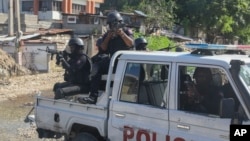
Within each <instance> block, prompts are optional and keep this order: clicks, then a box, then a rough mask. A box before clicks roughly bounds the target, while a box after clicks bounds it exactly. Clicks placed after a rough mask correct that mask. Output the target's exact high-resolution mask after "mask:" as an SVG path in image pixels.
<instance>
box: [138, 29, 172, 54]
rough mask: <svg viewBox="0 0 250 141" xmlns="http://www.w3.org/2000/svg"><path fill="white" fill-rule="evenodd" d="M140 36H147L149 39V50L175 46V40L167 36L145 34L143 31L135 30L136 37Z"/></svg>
mask: <svg viewBox="0 0 250 141" xmlns="http://www.w3.org/2000/svg"><path fill="white" fill-rule="evenodd" d="M139 37H143V38H146V40H147V41H148V46H147V47H148V49H149V50H161V49H166V48H168V47H170V48H171V47H173V46H175V42H173V41H171V40H170V39H168V37H166V36H155V35H143V34H141V33H138V32H135V33H134V39H136V38H139Z"/></svg>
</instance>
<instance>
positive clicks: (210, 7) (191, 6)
mask: <svg viewBox="0 0 250 141" xmlns="http://www.w3.org/2000/svg"><path fill="white" fill-rule="evenodd" d="M176 3H177V7H178V8H177V9H176V11H175V12H176V15H177V19H178V20H176V22H177V23H178V24H180V25H183V26H185V27H188V28H190V29H195V28H199V29H200V30H203V31H204V32H205V33H206V34H207V37H208V38H207V42H213V40H214V38H215V37H216V36H223V37H225V38H227V39H233V38H234V37H235V36H240V37H241V38H242V39H244V40H242V42H245V41H246V39H247V36H249V34H247V33H249V32H247V33H246V32H242V30H243V31H245V30H249V28H248V27H249V26H248V24H249V19H250V11H249V8H248V7H249V3H250V1H249V0H185V1H183V0H177V1H176ZM243 33H245V34H244V35H243Z"/></svg>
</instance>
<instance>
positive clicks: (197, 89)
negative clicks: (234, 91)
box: [188, 67, 223, 115]
mask: <svg viewBox="0 0 250 141" xmlns="http://www.w3.org/2000/svg"><path fill="white" fill-rule="evenodd" d="M193 78H194V80H195V83H194V85H189V86H188V95H189V101H190V107H189V108H190V109H189V110H191V111H196V112H202V113H209V114H216V115H218V114H219V105H220V100H221V98H222V97H223V92H222V90H221V89H220V88H219V87H217V86H215V85H214V84H213V77H212V72H211V70H210V68H203V67H197V68H196V69H195V71H194V75H193Z"/></svg>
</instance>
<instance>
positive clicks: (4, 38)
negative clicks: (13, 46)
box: [0, 33, 40, 42]
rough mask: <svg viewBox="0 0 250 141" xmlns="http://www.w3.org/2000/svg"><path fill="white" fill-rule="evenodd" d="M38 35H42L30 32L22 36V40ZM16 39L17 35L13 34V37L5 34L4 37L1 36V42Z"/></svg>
mask: <svg viewBox="0 0 250 141" xmlns="http://www.w3.org/2000/svg"><path fill="white" fill-rule="evenodd" d="M37 36H40V33H33V34H29V35H23V36H22V37H21V40H26V39H30V38H34V37H37ZM14 39H16V36H11V37H8V36H3V37H0V42H11V41H14Z"/></svg>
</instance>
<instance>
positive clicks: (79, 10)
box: [72, 4, 85, 14]
mask: <svg viewBox="0 0 250 141" xmlns="http://www.w3.org/2000/svg"><path fill="white" fill-rule="evenodd" d="M82 12H85V6H84V5H79V4H72V13H74V14H79V13H82Z"/></svg>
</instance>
